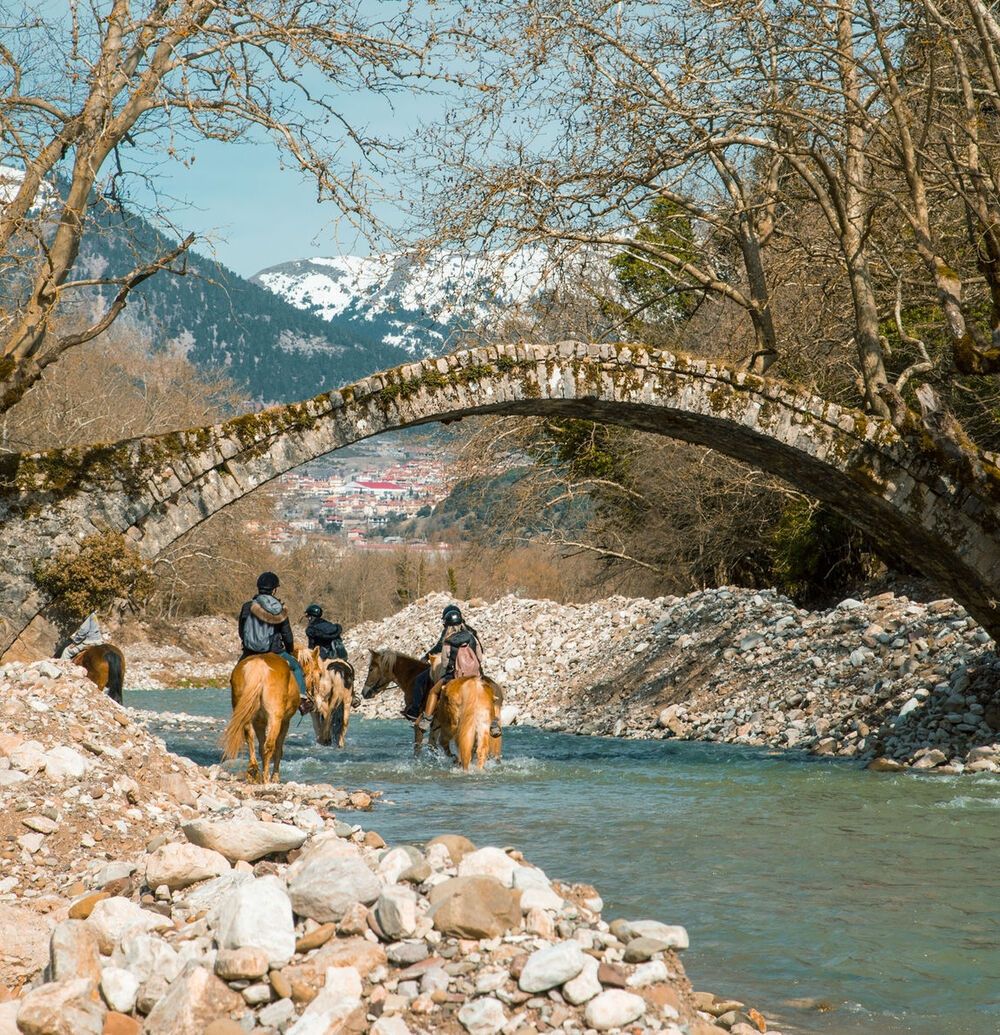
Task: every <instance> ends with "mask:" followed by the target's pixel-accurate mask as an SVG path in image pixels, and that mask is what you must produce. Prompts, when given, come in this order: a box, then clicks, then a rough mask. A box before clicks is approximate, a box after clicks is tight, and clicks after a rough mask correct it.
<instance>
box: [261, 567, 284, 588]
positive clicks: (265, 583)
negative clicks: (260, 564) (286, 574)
mask: <svg viewBox="0 0 1000 1035" xmlns="http://www.w3.org/2000/svg"><path fill="white" fill-rule="evenodd" d="M280 585H281V583H280V581H279V579H278V576H277V575H275V574H274V572H273V571H265V572H262V573H261V574H260V575H258V576H257V592H258V593H273V592H274V591H275V590H276V589H277V588H278V586H280Z"/></svg>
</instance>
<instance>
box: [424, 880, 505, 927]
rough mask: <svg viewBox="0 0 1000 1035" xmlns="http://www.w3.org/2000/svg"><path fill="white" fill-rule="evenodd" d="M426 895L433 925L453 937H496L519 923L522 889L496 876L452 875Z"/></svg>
mask: <svg viewBox="0 0 1000 1035" xmlns="http://www.w3.org/2000/svg"><path fill="white" fill-rule="evenodd" d="M429 898H430V903H431V909H430V913H429V914H428V915H429V916H430V917H431V919H432V920H433V923H434V927H435V929H436V930H438V931H440V932H441V933H442V934H447V935H451V936H452V937H456V938H496V937H498V936H499V935H503V934H506V933H507V932H508V931H511V930H516V929H517V928H518V927H520V924H521V892H520V891H517V890H514V889H512V888H508V887H505V886H504V885H503V884H501V883H500V881H498V880H497V879H496V878H495V877H453V878H451V879H450V880H446V881H442V883H440V884H437V885H435V886H434V887H433V888H432V889H431V892H430V896H429Z"/></svg>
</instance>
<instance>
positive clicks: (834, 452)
mask: <svg viewBox="0 0 1000 1035" xmlns="http://www.w3.org/2000/svg"><path fill="white" fill-rule="evenodd" d="M472 414H537V415H562V416H572V417H577V418H585V419H590V420H597V421H604V422H608V423H613V424H619V425H624V426H627V427H630V428H635V429H639V430H641V431H648V432H655V433H657V434H662V435H667V436H670V437H672V438H676V439H682V440H684V441H686V442H693V443H697V444H699V445H703V446H709V447H711V448H713V449H716V450H718V451H719V452H721V453H725V454H727V455H729V456H732V457H735V458H737V459H739V460H743V461H746V462H748V463H750V464H752V465H754V466H755V467H758V468H761V469H763V470H765V471H768V472H770V473H771V474H774V475H777V476H779V477H780V478H783V479H784V480H786V481H787V482H790V483H791V484H792V485H793V486H795V487H796V488H798V489H799V490H801V491H802V492H804V493H808V494H809V495H811V496H814V497H817V498H819V499H821V500H823V501H825V502H827V503H829V504H830V505H831V506H832V507H834V508H835V509H836V510H838V511H839V512H840V513H842V514H844V515H845V516H846V517H847V518H848V519H850V520H851V521H852V522H853V523H854V524H856V525H857V526H859V527H860V528H862V529H864V530H865V531H866V532H868V533H870V534H871V535H872V536H874V537H875V538H876V539H877V540H880V541H882V542H883V543H885V544H886V545H888V546H890V547H891V548H892V549H893V550H894V551H896V552H897V553H898V554H900V555H902V556H904V557H906V558H907V559H908V560H909V561H910V562H911V563H912V564H913V566H914V567H916V568H917V569H919V570H921V571H922V572H924V574H926V575H927V576H928V577H929V578H931V579H932V580H934V581H935V582H936V583H937V584H938V585H939V586H940V587H941V590H942V592H944V593H947V594H949V595H951V596H953V597H954V598H956V599H957V600H959V601H960V602H961V603H963V604H964V605H965V606H966V608H967V609H968V610H969V611H970V612H971V613H972V615H974V616H975V617H976V618H977V619H978V620H979V621H980V622H981V623H982V624H983V625H984V626H985V627H986V629H987V630H989V631H990V632H991V633H992V634H994V635H996V634H997V633H998V632H1000V599H998V598H1000V524H998V516H1000V471H998V469H997V467H996V466H995V465H994V462H993V459H992V457H991V456H988V455H986V454H977V453H973V452H971V451H970V450H964V451H963V450H962V449H958V450H957V451H956V450H954V449H949V448H943V447H942V446H941V445H940V443H939V442H938V441H937V440H936V439H935V438H934V436H933V435H932V434H929V433H928V432H927V431H926V430H924V429H922V428H921V427H919V426H918V425H917V424H916V422H915V421H911V422H910V424H911V428H910V430H909V432H907V431H906V430H905V426H904V430H903V431H902V432H901V431H899V430H897V429H896V428H895V427H893V425H891V424H890V423H888V422H885V421H881V420H876V419H873V418H871V417H868V416H866V415H864V414H862V413H861V412H859V411H857V410H851V409H846V408H844V407H840V406H837V405H835V404H833V403H830V402H827V401H824V400H822V399H818V398H816V397H814V396H810V395H808V394H806V393H803V392H801V391H799V390H797V389H795V388H793V387H790V386H788V385H785V384H782V383H780V382H778V381H773V380H768V379H765V378H761V377H757V376H754V375H751V374H749V373H747V372H745V371H741V370H737V369H735V368H733V367H730V366H726V365H724V364H721V363H716V362H711V361H706V360H702V359H692V358H690V357H687V356H683V355H678V354H672V353H668V352H662V351H655V350H651V349H647V348H644V347H641V346H625V345H591V344H583V343H580V342H561V343H559V344H557V345H553V346H543V345H527V344H516V345H504V346H490V347H484V348H479V349H472V350H469V351H465V352H459V353H455V354H452V355H448V356H444V357H442V358H438V359H427V360H424V361H422V362H419V363H413V364H410V365H407V366H402V367H397V368H395V369H394V370H390V371H387V372H384V373H380V374H374V375H372V376H371V377H368V378H365V379H364V380H362V381H359V382H357V383H356V384H353V385H350V386H348V387H346V388H343V389H340V390H337V391H332V392H326V393H324V394H322V395H319V396H316V398H314V399H311V400H309V401H307V402H302V403H296V404H292V405H288V406H279V407H275V408H273V409H269V410H265V411H263V412H261V413H258V414H253V415H249V416H244V417H239V418H236V419H233V420H230V421H227V422H225V423H223V424H218V425H215V426H212V427H206V428H199V429H194V430H190V431H182V432H175V433H170V434H166V435H161V436H157V437H151V438H146V439H136V440H131V441H126V442H121V443H117V444H114V445H109V446H96V447H91V448H87V449H80V450H56V451H51V452H46V453H38V454H33V455H19V456H12V457H7V458H3V459H2V460H0V550H2V557H3V563H2V571H0V653H2V652H3V651H5V650H7V649H8V648H10V647H11V645H12V644H15V643H16V642H17V641H18V639H19V638H20V637H24V636H25V635H26V630H28V632H27V636H26V639H22V641H21V646H22V647H23V646H24V644H25V643H27V642H30V641H31V639H32V636H33V635H34V641H35V646H36V648H37V647H41V646H45V645H46V644H45V636H44V635H39V630H40V629H42V628H44V626H45V625H46V623H45V620H44V614H45V610H46V607H47V606H48V604H49V601H48V600H47V599H46V598H45V597H44V595H43V594H42V593H41V592H40V591H39V589H38V587H37V586H36V585H35V582H34V579H33V574H32V573H33V571H34V569H35V567H36V565H37V564H38V562H39V561H40V560H42V559H45V558H47V557H52V556H60V555H65V554H66V552H69V553H72V551H73V550H74V549H76V547H77V544H78V543H79V542H80V540H82V539H83V538H84V537H85V536H86V535H89V534H93V533H94V532H103V531H108V530H117V531H121V532H124V533H125V534H126V535H127V536H128V537H129V538H130V539H131V540H132V541H133V542H134V543H135V544H136V546H137V547H138V549H139V550H140V551H141V553H142V554H143V555H144V556H146V557H147V558H153V557H155V556H156V555H157V554H158V553H159V552H160V551H161V550H163V549H164V548H165V547H167V546H169V545H170V544H171V543H172V542H174V540H176V539H177V538H178V537H179V536H181V535H183V534H184V533H185V532H187V531H188V530H189V529H191V528H192V527H194V526H195V525H197V524H198V523H199V522H201V521H203V520H205V519H206V518H208V517H210V516H211V515H212V514H214V513H216V512H217V511H218V510H220V509H221V508H222V507H225V506H226V505H227V504H229V503H232V502H233V501H234V500H236V499H239V498H240V497H241V496H244V495H246V494H247V493H249V492H252V491H253V490H254V489H255V488H257V487H258V486H260V485H262V484H263V483H265V482H267V481H269V480H270V479H272V478H275V477H276V476H278V475H280V474H282V473H284V472H286V471H289V470H291V469H292V468H295V467H298V466H299V465H300V464H303V463H306V462H307V461H309V460H312V459H314V458H316V457H318V456H322V455H323V454H325V453H329V452H331V451H332V450H335V449H338V448H340V447H342V446H345V445H349V444H351V443H352V442H357V441H359V440H360V439H364V438H368V437H369V436H371V435H376V434H378V433H379V432H383V431H387V430H392V429H396V428H404V427H410V426H413V425H417V424H424V423H428V422H432V421H441V420H450V419H456V418H460V417H463V416H468V415H472ZM32 628H34V630H35V633H34V634H32V632H31V631H30V630H31V629H32ZM49 635H51V634H49Z"/></svg>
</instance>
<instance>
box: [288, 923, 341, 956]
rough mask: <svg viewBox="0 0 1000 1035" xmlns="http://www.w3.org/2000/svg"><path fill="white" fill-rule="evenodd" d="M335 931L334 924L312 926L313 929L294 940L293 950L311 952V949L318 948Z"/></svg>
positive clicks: (302, 952) (300, 952) (301, 952)
mask: <svg viewBox="0 0 1000 1035" xmlns="http://www.w3.org/2000/svg"><path fill="white" fill-rule="evenodd" d="M336 933H337V925H336V924H320V925H319V927H315V928H313V930H311V931H309V932H308V933H307V934H304V935H303V936H302V937H301V938H299V939H297V940H296V942H295V951H296V952H297V953H299V954H304V953H307V952H311V951H312V950H313V949H318V948H319V947H320V946H321V945H326V943H327V942H328V941H329V940H330V939H331V938H332V937H333V936H334V935H335V934H336Z"/></svg>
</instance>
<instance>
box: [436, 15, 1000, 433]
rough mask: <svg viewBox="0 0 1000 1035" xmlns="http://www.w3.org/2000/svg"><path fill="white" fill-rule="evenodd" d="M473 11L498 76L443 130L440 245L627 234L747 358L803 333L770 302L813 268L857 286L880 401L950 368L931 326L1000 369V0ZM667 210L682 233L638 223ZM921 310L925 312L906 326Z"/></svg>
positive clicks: (630, 247)
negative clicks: (996, 0) (923, 318)
mask: <svg viewBox="0 0 1000 1035" xmlns="http://www.w3.org/2000/svg"><path fill="white" fill-rule="evenodd" d="M486 7H487V10H485V11H484V20H483V24H484V25H487V23H488V24H490V25H495V26H496V28H495V29H489V28H484V29H483V31H482V36H483V40H484V46H487V47H488V48H490V52H491V53H492V55H493V64H492V66H491V67H492V75H493V79H492V83H493V89H492V90H491V91H490V92H488V93H487V94H486V95H484V97H483V98H482V100H481V101H480V104H479V107H478V109H477V110H475V111H473V112H470V113H468V116H467V118H466V119H465V120H464V122H463V121H462V120H459V119H456V120H454V121H453V123H452V124H451V125H450V126H449V132H448V133H446V134H445V133H441V134H438V135H437V136H436V138H435V144H436V154H437V155H438V158H439V160H440V162H441V164H442V166H443V167H445V168H446V169H447V178H446V182H447V188H446V189H447V193H448V198H449V199H450V200H449V203H448V204H445V203H444V196H443V194H442V193H437V194H434V193H433V192H432V193H431V196H430V199H429V200H430V202H431V205H430V209H429V210H430V211H433V212H434V213H435V214H436V215H437V225H438V237H439V239H440V240H454V241H466V242H468V241H472V240H479V241H485V242H489V243H491V244H494V245H497V246H499V247H502V248H506V249H515V248H517V247H525V246H535V245H537V244H539V243H541V244H542V245H544V246H545V247H547V248H549V249H550V251H551V254H552V256H553V261H555V262H558V261H562V260H563V259H564V257H565V256H566V255H567V254H568V253H575V252H578V251H580V250H581V249H583V250H587V249H590V250H594V249H597V250H601V249H605V250H607V251H609V252H619V251H622V250H623V251H626V252H627V253H630V254H631V255H633V256H635V257H636V258H637V259H638V260H640V261H642V262H645V263H647V264H648V265H649V267H650V268H651V269H658V270H661V271H662V273H663V277H662V284H663V292H664V296H665V297H669V296H670V295H671V294H674V295H675V294H678V293H680V292H687V293H694V294H695V295H697V296H699V297H702V298H705V299H709V300H711V299H714V300H715V303H716V304H717V305H721V306H725V307H729V308H731V309H734V310H736V311H738V312H740V313H742V314H743V315H744V320H743V323H742V325H741V324H740V323H739V322H737V323H735V324H734V327H733V332H734V334H741V336H742V337H743V338H744V339H745V342H746V343H745V344H744V345H743V346H742V354H743V356H744V358H746V359H747V360H749V361H750V362H751V364H752V365H753V367H754V368H755V369H758V370H763V369H766V368H767V366H768V365H769V364H770V362H772V361H773V360H774V359H776V358H779V357H780V358H781V359H782V360H783V359H784V358H785V357H786V355H787V354H788V346H789V341H790V338H793V337H794V329H792V330H791V331H790V326H791V325H790V323H789V322H785V324H784V326H783V325H782V321H781V319H780V318H779V316H778V314H777V312H776V298H777V297H778V296H779V295H781V294H785V295H786V296H787V290H786V285H787V284H788V283H789V282H800V281H801V280H802V279H803V267H802V264H803V263H811V262H816V261H819V262H820V263H821V264H822V267H823V268H824V269H825V270H827V271H828V272H829V273H830V277H829V279H828V281H827V283H826V284H825V285H824V288H823V290H824V291H825V292H827V293H828V294H830V295H836V296H837V297H838V298H839V299H843V300H844V301H845V302H846V308H844V307H840V303H839V302H838V307H839V308H840V311H841V312H842V313H843V316H844V324H843V330H842V333H841V338H840V343H839V346H840V348H841V349H842V350H843V352H844V353H845V355H846V354H847V353H848V350H850V351H851V352H853V357H854V358H853V364H854V368H855V374H856V378H857V387H858V389H859V391H860V395H861V398H862V400H863V402H864V404H865V405H866V406H867V407H868V408H869V409H870V410H872V411H873V412H876V413H878V414H881V415H889V413H890V409H891V407H892V405H893V404H894V401H895V399H896V398H897V397H898V394H899V393H900V392H901V391H902V390H903V389H906V388H907V386H908V385H909V387H910V389H912V387H913V386H914V385H915V384H916V383H918V382H919V380H921V379H922V378H924V377H926V376H928V375H929V374H930V372H931V371H932V369H934V368H935V367H936V366H938V365H939V364H940V363H941V360H942V357H941V355H940V353H935V348H936V344H937V343H938V341H939V340H942V339H943V340H944V341H946V342H947V348H948V353H947V356H946V357H944V358H945V359H946V362H947V363H948V364H953V365H954V367H955V368H957V370H958V372H959V373H974V374H982V373H992V372H995V371H1000V329H998V328H1000V235H998V231H997V227H998V226H1000V219H998V216H1000V213H998V210H997V205H998V198H1000V191H998V187H1000V180H998V179H997V176H998V174H1000V164H998V158H1000V155H998V154H997V152H996V147H997V143H998V138H997V117H998V115H997V113H1000V93H998V87H1000V21H998V19H997V15H996V13H995V11H994V7H993V5H991V4H986V3H984V2H982V0H808V2H806V3H799V2H792V0H764V2H752V3H751V2H744V0H737V2H733V3H729V2H717V0H696V2H694V3H691V2H689V0H651V2H650V3H646V4H641V5H622V4H606V3H603V2H602V0H557V2H555V3H549V4H544V5H517V6H516V7H511V6H509V5H500V4H497V5H489V4H488V5H486ZM664 203H669V204H670V205H671V206H672V208H673V210H674V211H675V212H676V218H677V220H678V223H679V224H680V223H681V222H683V223H685V224H686V225H688V226H690V227H691V228H692V233H691V235H690V243H689V247H686V248H682V249H678V248H675V247H671V246H670V245H671V242H672V241H673V240H676V235H669V234H668V235H660V237H659V239H657V238H656V237H655V236H651V235H648V234H646V235H643V234H641V233H640V230H641V228H642V227H643V226H645V225H648V221H649V218H650V212H651V211H652V210H653V208H654V206H656V205H658V204H659V205H662V204H664ZM911 254H912V255H913V256H916V257H917V258H918V259H919V263H915V262H914V261H913V260H912V258H911ZM793 256H795V257H796V258H797V260H798V264H799V266H798V268H796V265H795V263H794V262H792V261H791V258H792V257H793ZM833 273H835V274H836V275H835V276H833ZM984 300H985V302H986V303H987V305H986V307H985V308H986V312H988V313H989V314H990V315H988V316H987V317H986V318H985V319H984V317H983V311H984V307H983V305H982V302H983V301H984ZM928 307H930V308H933V307H937V309H938V311H939V320H938V323H937V326H936V327H933V328H930V329H929V330H930V333H929V334H926V335H925V334H916V333H911V330H910V329H909V328H908V326H907V324H908V322H909V320H910V319H911V314H913V313H921V314H923V313H925V312H926V310H927V309H928ZM741 328H742V329H741ZM747 331H751V332H752V334H748V333H747ZM613 332H614V329H612V331H611V333H613ZM680 337H682V338H683V335H680ZM890 339H893V340H894V341H896V342H898V343H899V344H900V345H901V346H903V347H902V348H901V349H900V350H899V354H898V355H894V354H892V341H890ZM719 351H723V352H725V351H736V349H735V348H734V342H732V341H730V342H727V343H720V348H719Z"/></svg>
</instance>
